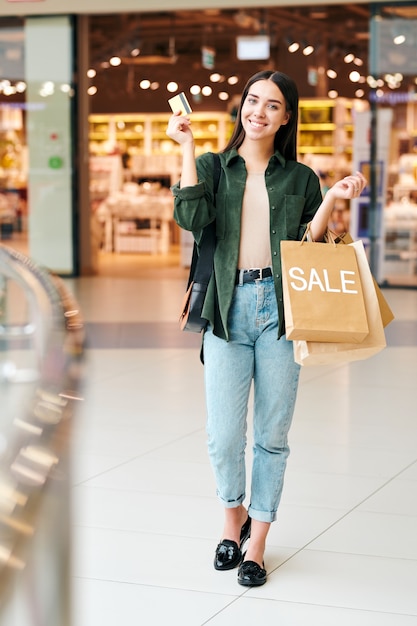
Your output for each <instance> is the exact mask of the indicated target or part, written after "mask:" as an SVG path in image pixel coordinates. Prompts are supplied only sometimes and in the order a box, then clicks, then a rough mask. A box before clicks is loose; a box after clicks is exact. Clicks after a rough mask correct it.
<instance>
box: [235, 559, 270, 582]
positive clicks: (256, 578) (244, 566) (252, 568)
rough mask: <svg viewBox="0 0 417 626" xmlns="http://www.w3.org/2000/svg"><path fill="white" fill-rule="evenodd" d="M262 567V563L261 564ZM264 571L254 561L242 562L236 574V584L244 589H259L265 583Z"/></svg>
mask: <svg viewBox="0 0 417 626" xmlns="http://www.w3.org/2000/svg"><path fill="white" fill-rule="evenodd" d="M262 565H263V563H262ZM266 578H267V575H266V569H264V568H263V567H261V566H260V565H258V563H255V561H243V563H241V564H240V566H239V570H238V573H237V582H238V583H239V585H243V586H244V587H260V586H261V585H264V584H265V583H266Z"/></svg>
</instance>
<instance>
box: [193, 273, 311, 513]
mask: <svg viewBox="0 0 417 626" xmlns="http://www.w3.org/2000/svg"><path fill="white" fill-rule="evenodd" d="M278 323H279V321H278V312H277V303H276V297H275V288H274V281H273V278H266V279H264V280H261V281H255V282H250V283H244V284H241V285H237V286H236V287H235V291H234V296H233V301H232V306H231V309H230V313H229V320H228V327H229V332H230V341H225V340H224V339H220V338H218V337H216V336H215V335H213V332H212V329H211V327H210V326H209V327H208V329H207V330H206V332H205V335H204V372H205V374H204V375H205V387H206V402H207V435H208V451H209V456H210V461H211V465H212V468H213V471H214V475H215V480H216V485H217V494H218V496H219V498H220V500H221V501H222V503H223V505H224V506H225V507H228V508H233V507H237V506H239V505H240V504H241V503H242V502H243V501H244V499H245V497H246V464H245V448H246V432H247V414H248V399H249V393H250V389H251V385H252V379H253V385H254V415H253V440H254V447H253V466H252V483H251V494H250V496H251V497H250V505H249V515H250V516H251V517H252V518H253V519H256V520H259V521H261V522H273V521H274V520H275V519H276V512H277V509H278V505H279V501H280V499H281V493H282V487H283V482H284V473H285V468H286V464H287V457H288V454H289V447H288V438H287V435H288V431H289V428H290V425H291V420H292V416H293V412H294V406H295V401H296V396H297V388H298V379H299V373H300V366H299V365H297V364H296V363H295V362H294V357H293V347H292V342H291V341H287V340H286V338H285V336H284V337H281V339H279V340H278V339H277V337H278Z"/></svg>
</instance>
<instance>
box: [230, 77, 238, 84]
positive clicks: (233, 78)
mask: <svg viewBox="0 0 417 626" xmlns="http://www.w3.org/2000/svg"><path fill="white" fill-rule="evenodd" d="M227 82H228V83H229V85H236V84H237V83H238V82H239V78H238V77H237V76H229V78H228V79H227Z"/></svg>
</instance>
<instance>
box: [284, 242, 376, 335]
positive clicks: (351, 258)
mask: <svg viewBox="0 0 417 626" xmlns="http://www.w3.org/2000/svg"><path fill="white" fill-rule="evenodd" d="M281 259H282V283H283V296H284V311H285V327H286V336H287V339H292V340H294V339H302V340H305V341H329V342H340V341H346V342H358V343H360V342H361V341H363V339H364V338H365V337H366V336H367V334H368V333H369V328H368V321H367V317H366V309H365V302H364V294H363V289H362V285H361V280H360V275H359V270H358V263H357V260H356V254H355V250H354V249H353V248H352V247H350V246H347V245H336V244H334V243H319V242H311V241H305V240H302V241H282V242H281Z"/></svg>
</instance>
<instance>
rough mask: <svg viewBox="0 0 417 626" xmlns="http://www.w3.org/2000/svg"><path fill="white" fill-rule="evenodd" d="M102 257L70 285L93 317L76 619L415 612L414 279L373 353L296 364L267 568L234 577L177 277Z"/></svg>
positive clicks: (77, 447)
mask: <svg viewBox="0 0 417 626" xmlns="http://www.w3.org/2000/svg"><path fill="white" fill-rule="evenodd" d="M111 268H112V271H110V270H111ZM107 269H108V271H107V275H100V276H98V277H91V278H90V277H85V278H81V279H76V280H68V281H67V283H68V286H69V287H70V288H71V289H72V290H73V291H74V293H75V294H76V296H77V298H78V301H79V303H80V305H81V308H82V311H83V315H84V319H85V321H86V325H87V330H88V351H87V353H88V360H87V367H86V388H85V402H84V406H83V410H82V413H81V414H80V415H79V417H78V421H77V426H76V430H75V433H74V449H73V450H74V451H73V484H74V487H73V497H74V507H73V510H74V519H73V529H74V562H73V572H74V574H73V576H74V605H75V626H98V625H100V626H114V625H115V624H121V625H123V626H137V625H139V624H140V625H142V624H143V625H145V624H146V625H149V626H154V625H155V626H165V625H167V624H170V625H171V626H202V625H203V624H210V625H213V626H223V625H224V626H226V625H227V626H234V625H236V626H237V625H239V626H242V625H243V626H246V625H247V626H251V625H252V624H254V623H271V624H279V625H280V626H304V625H306V626H307V625H308V626H316V625H317V626H351V625H352V624H355V626H412V625H414V626H416V625H417V593H416V590H417V410H416V401H415V398H416V393H415V392H416V384H417V291H415V290H414V291H413V290H388V291H386V292H385V295H386V297H387V299H388V301H389V303H390V304H391V307H392V308H393V310H394V313H395V315H396V320H395V321H394V322H393V323H392V324H391V325H390V326H389V327H388V328H387V339H388V347H387V348H386V349H385V350H384V351H383V352H382V353H380V354H379V355H377V356H375V357H373V358H372V359H369V360H367V361H362V362H357V363H352V364H349V365H340V366H337V367H314V368H305V369H303V370H302V375H301V384H300V391H299V396H298V402H297V407H296V414H295V419H294V424H293V428H292V431H291V437H290V443H291V449H292V453H291V456H290V461H289V466H288V471H287V477H286V485H285V488H284V496H283V501H282V505H281V507H280V511H279V518H278V521H277V522H276V523H275V524H274V525H273V527H272V529H271V532H270V536H269V544H268V549H267V553H266V567H267V569H268V572H269V578H268V582H267V584H266V585H265V586H263V587H261V588H259V589H246V590H245V589H244V588H243V587H240V586H239V585H238V584H237V582H236V571H231V572H222V573H219V572H216V571H215V570H214V569H213V567H212V558H213V553H214V548H215V546H216V544H217V541H218V539H219V537H220V533H221V529H222V519H223V518H222V509H221V507H220V505H219V503H218V502H217V500H216V497H215V494H214V484H213V479H212V475H211V470H210V467H209V464H208V460H207V455H206V449H205V433H204V421H205V407H204V394H203V380H202V377H203V369H202V366H201V365H200V363H199V355H198V347H199V338H198V337H195V336H193V335H186V334H184V333H181V332H180V331H179V330H178V329H177V323H176V319H177V313H178V308H179V303H180V301H181V299H182V294H183V290H184V281H185V275H184V273H183V272H182V271H180V270H175V268H174V269H173V268H171V269H168V270H167V269H164V268H163V267H162V268H159V270H158V271H157V270H155V271H151V270H150V266H149V265H148V266H147V267H146V266H144V265H141V264H140V263H137V264H131V265H130V269H129V271H126V272H125V273H124V275H123V277H120V276H118V274H120V272H118V271H116V270H115V267H114V266H113V265H112V264H110V265H109V266H108V268H107ZM122 273H123V272H122ZM109 274H112V275H111V276H110V275H109Z"/></svg>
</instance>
